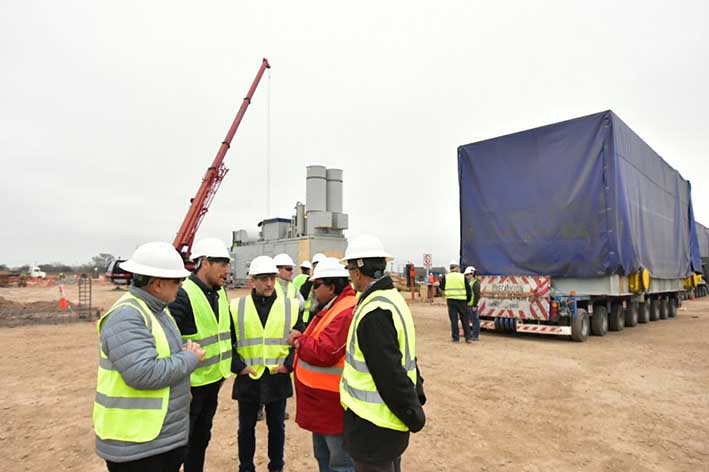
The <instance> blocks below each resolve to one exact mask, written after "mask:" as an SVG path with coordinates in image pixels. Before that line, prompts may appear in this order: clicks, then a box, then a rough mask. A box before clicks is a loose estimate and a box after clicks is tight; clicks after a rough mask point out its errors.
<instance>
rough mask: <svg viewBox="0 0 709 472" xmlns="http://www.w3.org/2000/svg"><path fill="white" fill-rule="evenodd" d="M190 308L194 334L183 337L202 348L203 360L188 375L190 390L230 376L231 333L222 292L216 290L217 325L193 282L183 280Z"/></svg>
mask: <svg viewBox="0 0 709 472" xmlns="http://www.w3.org/2000/svg"><path fill="white" fill-rule="evenodd" d="M182 288H183V289H184V290H185V292H186V293H187V298H188V299H189V300H190V305H191V306H192V313H193V314H194V322H195V326H196V327H197V332H196V333H195V334H189V335H183V336H182V340H183V341H187V340H188V339H190V340H192V341H193V342H196V343H199V345H200V346H201V347H202V349H204V351H205V354H204V361H202V363H201V364H199V366H198V367H197V368H196V369H195V370H194V371H193V372H192V375H191V376H190V383H191V384H192V386H193V387H199V386H201V385H208V384H211V383H214V382H217V381H219V380H221V379H226V378H229V377H230V376H231V354H232V352H231V350H232V348H231V331H230V326H229V321H230V316H229V301H228V300H227V295H226V291H225V290H224V289H223V288H220V289H219V290H218V291H217V294H218V307H219V322H218V323H217V317H216V315H215V314H214V310H213V309H212V306H211V305H210V303H209V301H208V300H207V297H206V296H205V294H204V291H203V290H202V289H201V288H200V287H199V285H197V284H196V283H195V282H194V281H192V280H190V279H187V280H185V281H184V283H183V284H182Z"/></svg>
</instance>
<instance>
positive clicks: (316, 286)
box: [313, 280, 325, 290]
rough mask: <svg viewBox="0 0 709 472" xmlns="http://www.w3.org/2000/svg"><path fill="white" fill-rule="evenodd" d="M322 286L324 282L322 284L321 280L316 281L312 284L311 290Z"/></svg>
mask: <svg viewBox="0 0 709 472" xmlns="http://www.w3.org/2000/svg"><path fill="white" fill-rule="evenodd" d="M324 284H325V282H323V281H322V280H316V281H315V282H313V290H317V289H319V288H320V286H321V285H324Z"/></svg>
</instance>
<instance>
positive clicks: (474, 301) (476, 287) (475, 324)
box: [463, 266, 480, 341]
mask: <svg viewBox="0 0 709 472" xmlns="http://www.w3.org/2000/svg"><path fill="white" fill-rule="evenodd" d="M463 274H464V275H465V278H466V280H467V282H468V285H470V289H471V290H472V292H473V295H472V297H470V301H469V302H468V307H469V308H470V316H471V325H472V326H471V327H472V330H473V334H472V340H473V341H479V340H480V314H479V313H478V303H479V302H480V279H479V278H478V271H477V269H475V267H473V266H468V267H466V268H465V272H463Z"/></svg>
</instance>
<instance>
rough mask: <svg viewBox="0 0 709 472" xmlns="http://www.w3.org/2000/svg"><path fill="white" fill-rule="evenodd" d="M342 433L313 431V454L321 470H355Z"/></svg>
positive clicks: (342, 471) (336, 471) (327, 471)
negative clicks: (345, 448)
mask: <svg viewBox="0 0 709 472" xmlns="http://www.w3.org/2000/svg"><path fill="white" fill-rule="evenodd" d="M343 441H344V438H343V436H342V435H341V434H337V435H333V434H318V433H313V454H314V455H315V459H316V460H317V461H318V467H319V469H320V472H354V464H353V463H352V458H351V457H350V456H349V454H347V453H346V452H345V450H344V448H343Z"/></svg>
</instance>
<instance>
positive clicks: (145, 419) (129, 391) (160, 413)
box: [93, 293, 177, 442]
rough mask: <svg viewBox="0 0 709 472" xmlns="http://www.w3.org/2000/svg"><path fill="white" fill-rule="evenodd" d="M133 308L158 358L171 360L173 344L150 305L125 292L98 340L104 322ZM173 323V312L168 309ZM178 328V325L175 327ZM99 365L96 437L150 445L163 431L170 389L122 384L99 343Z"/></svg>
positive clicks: (95, 408)
mask: <svg viewBox="0 0 709 472" xmlns="http://www.w3.org/2000/svg"><path fill="white" fill-rule="evenodd" d="M123 306H131V307H133V308H135V309H136V310H138V312H139V313H140V314H141V315H142V316H143V319H144V320H145V326H146V327H147V328H148V329H149V330H150V332H151V333H152V335H153V338H155V349H156V350H157V352H158V359H163V358H166V357H170V345H169V344H168V341H167V337H166V336H165V331H164V330H163V329H162V326H161V325H160V321H158V319H157V318H156V317H155V315H153V313H152V312H151V311H150V309H149V308H148V306H147V305H146V304H145V302H143V301H142V300H141V299H139V298H138V297H136V296H134V295H132V294H130V293H126V294H125V295H123V296H122V297H121V298H119V299H118V301H117V302H116V303H114V304H113V306H112V307H111V308H110V309H109V310H108V311H107V312H106V313H105V314H104V315H103V316H102V317H101V319H100V320H99V321H98V332H99V338H100V336H101V326H103V321H104V320H105V319H106V317H107V316H108V315H110V314H111V313H112V312H113V311H114V310H116V309H117V308H120V307H123ZM165 310H166V312H167V315H168V316H169V317H170V320H171V321H172V322H173V323H174V320H173V319H172V316H171V315H170V312H169V311H168V310H167V308H166V309H165ZM175 328H177V326H175ZM99 352H100V356H99V365H98V378H97V382H96V399H95V401H94V412H93V422H94V429H95V430H96V435H97V436H98V437H99V438H101V439H103V440H106V439H114V440H117V441H130V442H148V441H152V440H153V439H155V438H157V437H158V435H159V434H160V430H161V429H162V425H163V422H164V421H165V415H166V414H167V406H168V402H169V400H170V387H164V388H160V389H157V390H138V389H135V388H133V387H130V386H128V384H126V383H125V382H124V381H123V377H122V376H121V374H120V372H118V371H117V370H115V368H114V367H113V365H112V364H111V361H110V360H109V359H108V356H107V355H106V354H105V353H104V352H103V347H102V346H101V342H100V341H99Z"/></svg>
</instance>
